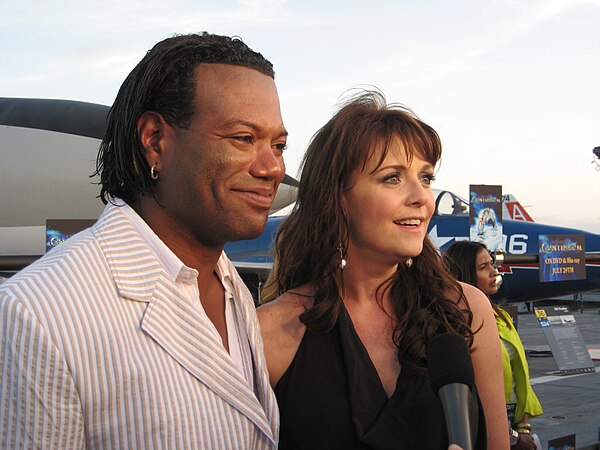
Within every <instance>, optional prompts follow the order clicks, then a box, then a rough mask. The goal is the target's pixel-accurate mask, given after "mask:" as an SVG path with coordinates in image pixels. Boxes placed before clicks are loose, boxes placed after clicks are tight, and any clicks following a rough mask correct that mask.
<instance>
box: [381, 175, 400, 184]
mask: <svg viewBox="0 0 600 450" xmlns="http://www.w3.org/2000/svg"><path fill="white" fill-rule="evenodd" d="M384 181H385V182H386V183H390V184H398V183H400V175H398V174H397V173H394V174H391V175H388V176H387V177H385V178H384Z"/></svg>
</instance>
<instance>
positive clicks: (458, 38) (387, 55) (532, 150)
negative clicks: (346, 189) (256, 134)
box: [0, 0, 600, 233]
mask: <svg viewBox="0 0 600 450" xmlns="http://www.w3.org/2000/svg"><path fill="white" fill-rule="evenodd" d="M599 24H600V0H455V1H452V2H449V1H446V0H437V1H436V0H406V1H404V0H395V1H377V0H370V1H355V0H344V1H341V0H340V1H338V0H334V1H327V0H295V1H294V0H287V1H286V0H221V1H219V0H213V1H209V0H169V1H167V0H143V1H142V0H136V1H129V0H118V1H110V0H102V1H97V0H86V1H81V0H77V1H71V0H21V1H18V2H16V1H8V0H0V42H2V44H1V45H0V97H32V98H57V99H68V100H80V101H86V102H92V103H101V104H105V105H110V104H112V102H113V100H114V98H115V96H116V93H117V91H118V89H119V86H120V85H121V83H122V81H123V80H124V78H125V77H126V75H127V74H128V73H129V71H130V70H131V69H132V68H133V67H134V66H135V65H136V64H137V62H138V61H139V60H140V59H141V58H142V57H143V56H144V54H145V52H146V51H147V50H148V49H149V48H151V47H152V46H153V45H154V44H155V43H156V42H158V41H160V40H162V39H164V38H167V37H169V36H172V35H173V34H178V33H192V32H200V31H209V32H211V33H217V34H226V35H237V36H239V37H241V38H242V39H243V40H244V42H246V43H247V44H248V45H249V46H250V47H251V48H253V49H254V50H256V51H259V52H261V53H262V54H263V55H264V56H266V57H267V58H268V59H269V60H270V61H271V62H272V63H273V64H274V67H275V72H276V79H275V81H276V83H277V87H278V90H279V95H280V100H281V107H282V115H283V119H284V122H285V125H286V128H287V129H288V131H289V133H290V136H289V140H288V144H289V146H288V150H286V154H285V160H286V165H287V172H288V173H289V174H290V175H292V176H298V169H299V166H300V161H301V158H302V155H303V153H304V150H305V149H306V146H307V145H308V142H309V141H310V138H311V136H312V135H313V134H314V133H315V132H316V131H317V130H318V129H319V128H320V127H321V126H323V125H324V124H325V123H326V122H327V120H328V119H329V118H330V117H331V115H332V114H333V113H334V112H335V110H336V107H337V106H339V103H340V101H341V100H342V99H343V98H344V95H347V94H348V92H349V91H350V90H352V89H355V88H365V87H372V88H373V87H374V88H377V89H379V90H381V91H382V92H383V93H384V94H385V96H386V98H387V101H388V102H390V103H401V104H403V105H406V106H408V107H409V108H410V109H412V110H413V111H414V112H415V113H416V114H417V115H418V116H419V117H420V118H421V119H422V120H423V121H425V122H427V123H428V124H430V125H431V126H433V127H434V128H435V129H436V130H437V132H438V133H439V134H440V137H441V139H442V144H443V156H442V162H441V165H440V166H439V170H438V173H437V180H436V181H435V182H434V187H435V188H438V189H446V190H450V191H452V192H455V193H457V194H458V195H461V196H463V197H467V196H468V192H469V185H470V184H492V185H502V189H503V193H505V194H509V193H510V194H513V195H515V196H516V197H517V199H518V200H519V201H520V202H521V204H522V205H524V206H525V207H526V209H527V210H528V212H529V213H530V215H531V216H532V217H533V219H534V220H535V221H537V222H542V223H549V224H555V225H561V226H571V227H575V228H580V229H584V230H587V231H593V232H596V233H600V198H599V194H600V171H598V170H596V165H595V164H594V163H593V160H594V156H593V153H592V149H593V148H594V147H597V146H600V31H599V30H600V25H599Z"/></svg>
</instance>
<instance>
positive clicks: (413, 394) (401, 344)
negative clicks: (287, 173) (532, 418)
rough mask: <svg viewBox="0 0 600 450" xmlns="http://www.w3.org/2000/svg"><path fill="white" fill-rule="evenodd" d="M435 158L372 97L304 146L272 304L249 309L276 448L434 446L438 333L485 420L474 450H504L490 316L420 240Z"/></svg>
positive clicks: (426, 131) (403, 120) (400, 110)
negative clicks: (430, 350) (432, 354)
mask: <svg viewBox="0 0 600 450" xmlns="http://www.w3.org/2000/svg"><path fill="white" fill-rule="evenodd" d="M440 156H441V143H440V140H439V137H438V135H437V133H436V132H435V131H434V130H433V129H432V128H431V127H430V126H428V125H426V124H425V123H423V122H422V121H420V120H419V119H418V118H417V117H416V116H415V115H414V114H413V113H412V112H411V111H410V110H408V109H406V108H404V107H401V106H398V105H387V104H386V102H385V99H384V98H383V95H381V94H380V93H379V92H373V91H366V92H363V93H362V94H361V95H359V96H356V97H354V98H353V99H351V100H350V101H349V102H347V103H346V104H345V105H344V106H343V107H342V108H341V109H340V110H339V111H338V112H337V113H336V114H335V115H334V116H333V118H332V119H331V120H330V121H329V122H328V123H327V124H326V125H325V126H324V127H323V128H321V130H319V131H318V132H317V134H316V135H315V136H314V137H313V140H312V141H311V143H310V145H309V147H308V150H307V152H306V155H305V157H304V161H303V171H302V177H301V179H300V186H299V190H298V199H297V203H296V206H295V208H294V210H293V211H292V213H291V214H290V216H289V217H288V219H287V220H286V221H285V222H284V223H283V224H282V226H281V228H280V230H279V232H278V236H277V248H276V258H275V259H276V264H275V267H274V269H273V271H272V273H271V278H270V280H269V282H268V283H267V286H266V289H265V292H264V297H263V298H265V299H266V300H272V301H270V302H268V303H266V304H265V305H263V306H261V307H260V308H259V309H258V314H259V319H260V321H261V327H262V330H263V337H264V341H265V353H266V357H267V363H268V366H269V373H270V378H271V384H272V385H273V387H274V389H275V393H276V395H277V398H278V402H279V407H280V413H281V433H280V449H282V450H285V449H319V450H324V449H340V450H341V449H344V450H349V449H401V448H406V449H409V448H410V449H432V450H433V449H439V450H442V449H445V448H447V446H448V440H447V438H446V431H445V422H444V417H443V411H442V406H441V403H440V401H439V399H438V398H437V397H436V395H435V393H434V392H433V391H432V389H431V387H430V385H429V381H428V379H427V347H428V344H429V342H430V341H431V339H432V338H433V337H434V336H436V335H438V334H441V333H444V332H454V333H458V334H459V335H461V336H463V337H464V339H465V341H466V342H467V343H468V345H469V346H470V348H471V356H472V361H473V367H474V371H475V384H476V389H475V392H476V393H478V395H476V396H474V398H475V399H476V400H477V401H478V400H479V399H480V400H481V401H480V403H479V405H480V406H481V405H482V406H483V410H484V411H485V419H483V415H482V414H481V412H482V411H481V408H479V409H480V411H479V413H480V414H479V415H478V418H476V419H477V420H476V428H477V430H478V432H477V437H476V447H475V448H478V449H481V448H485V446H486V443H487V448H489V449H506V448H508V429H507V423H506V419H505V417H506V413H505V409H504V402H503V397H502V393H501V390H500V389H498V386H502V365H501V360H500V343H499V339H498V334H497V332H496V330H495V323H494V316H493V312H492V309H491V307H490V306H489V302H485V301H481V297H482V294H481V293H480V292H479V291H478V290H477V289H475V288H473V287H471V286H468V285H462V284H459V283H457V282H456V281H454V279H453V278H452V277H451V276H450V275H449V274H448V272H447V271H446V270H445V269H444V266H443V264H442V261H441V258H440V256H439V254H438V252H437V250H436V249H435V248H434V246H433V245H432V243H431V242H430V240H429V239H428V237H427V226H428V223H429V220H430V219H431V216H432V214H433V212H434V202H433V194H432V192H431V188H430V185H431V182H432V181H433V179H434V171H435V166H436V164H437V162H438V161H439V159H440ZM477 401H475V403H474V409H475V410H477V409H478V406H477V405H478V403H477ZM486 425H487V437H486Z"/></svg>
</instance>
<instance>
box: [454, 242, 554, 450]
mask: <svg viewBox="0 0 600 450" xmlns="http://www.w3.org/2000/svg"><path fill="white" fill-rule="evenodd" d="M444 260H445V261H446V265H447V267H448V270H449V271H450V273H452V275H454V276H455V277H456V279H457V280H459V281H462V282H464V283H468V284H470V285H473V286H476V287H477V288H479V289H480V290H481V292H483V293H484V294H486V296H488V300H489V303H490V305H491V306H492V308H493V309H494V315H495V316H496V326H497V327H498V333H499V335H500V340H501V342H502V344H503V345H502V366H503V373H504V394H505V399H506V405H507V407H506V410H507V412H508V418H509V421H510V423H511V427H512V429H513V430H514V432H513V433H512V436H511V437H512V439H511V444H514V445H511V446H512V448H513V449H517V450H529V449H535V448H536V444H535V442H534V439H533V437H532V435H531V424H530V423H529V418H531V417H535V416H538V415H540V414H542V412H543V411H542V406H541V405H540V402H539V400H538V398H537V397H536V395H535V392H533V389H532V388H531V384H530V382H529V366H528V365H527V359H526V357H525V349H524V348H523V344H522V342H521V339H520V337H519V333H517V330H516V329H515V327H514V325H513V323H512V319H511V317H510V315H509V314H508V313H507V312H506V311H504V310H503V309H502V308H500V307H498V306H497V305H496V304H494V302H492V300H491V299H490V297H489V296H490V295H493V294H495V293H496V292H498V287H499V283H498V282H497V280H498V275H499V274H498V271H497V270H496V269H495V268H494V266H493V260H492V257H491V256H490V253H489V251H488V249H487V248H486V246H485V245H483V244H481V243H479V242H468V241H459V242H455V243H454V244H452V245H451V246H450V247H449V248H448V249H447V250H446V252H445V253H444Z"/></svg>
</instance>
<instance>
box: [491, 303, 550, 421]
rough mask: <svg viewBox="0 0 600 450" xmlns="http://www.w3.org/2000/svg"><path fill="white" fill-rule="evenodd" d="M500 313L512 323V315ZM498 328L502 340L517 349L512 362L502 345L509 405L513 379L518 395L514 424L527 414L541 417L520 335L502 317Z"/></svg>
mask: <svg viewBox="0 0 600 450" xmlns="http://www.w3.org/2000/svg"><path fill="white" fill-rule="evenodd" d="M500 312H501V313H502V314H503V315H504V316H505V317H506V318H507V319H508V321H509V322H510V323H512V319H511V317H510V315H509V314H508V313H507V312H506V311H504V310H502V309H500ZM496 326H497V327H498V333H499V334H500V338H502V339H504V340H505V341H508V342H510V343H511V344H512V345H513V346H514V347H515V349H516V352H517V353H516V355H515V357H514V359H513V360H512V361H511V360H510V357H509V355H508V351H507V350H506V348H505V347H504V345H502V346H501V347H502V368H503V371H504V397H505V399H506V402H507V403H509V402H510V401H511V397H512V390H513V378H514V380H515V393H516V395H517V406H516V410H515V417H514V422H515V423H517V422H519V420H520V419H521V417H523V414H525V413H527V414H528V415H529V417H535V416H539V415H540V414H542V413H543V410H542V405H540V401H539V400H538V398H537V396H536V395H535V392H533V389H532V388H531V384H530V383H529V366H528V365H527V359H526V357H525V348H523V343H522V342H521V338H520V337H519V333H517V330H516V329H515V328H514V327H509V326H507V325H506V323H505V322H504V320H502V318H501V317H499V316H498V315H496Z"/></svg>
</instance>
